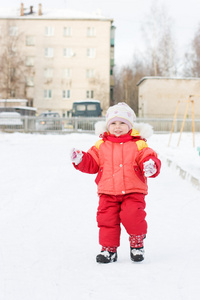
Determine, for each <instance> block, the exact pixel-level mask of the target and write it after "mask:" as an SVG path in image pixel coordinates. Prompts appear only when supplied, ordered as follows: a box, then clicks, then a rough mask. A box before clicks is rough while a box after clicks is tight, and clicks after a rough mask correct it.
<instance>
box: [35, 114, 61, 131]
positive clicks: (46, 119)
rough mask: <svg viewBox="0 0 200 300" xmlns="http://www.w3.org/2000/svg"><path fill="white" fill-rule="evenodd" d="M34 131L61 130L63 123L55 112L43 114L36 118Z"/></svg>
mask: <svg viewBox="0 0 200 300" xmlns="http://www.w3.org/2000/svg"><path fill="white" fill-rule="evenodd" d="M36 129H37V130H39V131H42V130H62V129H63V123H62V120H61V118H60V115H59V113H57V112H44V113H42V114H40V115H39V116H38V119H37V122H36Z"/></svg>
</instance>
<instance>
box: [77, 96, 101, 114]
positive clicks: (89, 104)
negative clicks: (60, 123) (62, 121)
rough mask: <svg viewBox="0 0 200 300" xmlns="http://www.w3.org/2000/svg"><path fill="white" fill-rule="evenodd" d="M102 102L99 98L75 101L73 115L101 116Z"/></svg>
mask: <svg viewBox="0 0 200 300" xmlns="http://www.w3.org/2000/svg"><path fill="white" fill-rule="evenodd" d="M101 115H102V109H101V103H100V101H98V100H89V101H87V100H83V101H75V102H73V106H72V110H71V116H72V117H101Z"/></svg>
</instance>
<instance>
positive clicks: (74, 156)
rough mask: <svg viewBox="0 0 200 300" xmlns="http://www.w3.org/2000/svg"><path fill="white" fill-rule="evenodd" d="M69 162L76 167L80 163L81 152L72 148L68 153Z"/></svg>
mask: <svg viewBox="0 0 200 300" xmlns="http://www.w3.org/2000/svg"><path fill="white" fill-rule="evenodd" d="M70 157H71V161H72V162H73V163H75V165H76V166H77V165H78V164H80V162H81V161H82V157H83V153H82V151H81V150H77V149H75V148H73V149H72V150H71V153H70Z"/></svg>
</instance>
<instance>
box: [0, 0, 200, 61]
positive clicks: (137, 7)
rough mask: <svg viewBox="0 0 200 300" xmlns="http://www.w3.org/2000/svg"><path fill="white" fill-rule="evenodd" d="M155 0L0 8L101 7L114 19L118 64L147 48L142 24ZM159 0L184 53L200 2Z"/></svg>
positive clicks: (12, 0)
mask: <svg viewBox="0 0 200 300" xmlns="http://www.w3.org/2000/svg"><path fill="white" fill-rule="evenodd" d="M153 1H156V0H152V1H151V0H110V1H109V0H40V1H34V0H20V1H18V0H6V1H5V0H0V7H9V6H12V7H20V3H21V2H23V3H24V5H25V7H26V6H27V7H28V6H30V5H33V6H36V7H38V3H42V6H43V8H50V7H51V8H69V9H73V10H81V11H87V12H94V11H96V10H98V9H101V11H102V14H103V15H104V16H106V17H109V18H112V19H114V25H115V26H116V39H115V41H116V42H115V63H116V64H117V65H124V64H127V63H131V62H132V58H133V54H134V52H136V51H143V50H144V47H145V43H144V37H143V34H142V30H141V27H142V24H144V23H145V22H146V20H147V15H148V14H149V13H150V6H151V5H152V3H153ZM158 3H159V5H160V4H162V3H163V4H164V6H165V7H166V11H167V13H168V15H170V16H171V17H172V19H173V28H174V31H175V32H174V37H175V39H176V43H177V49H178V51H179V52H180V53H181V54H182V53H183V52H185V51H187V46H188V45H189V43H190V40H191V39H192V38H193V36H194V33H195V30H196V28H197V26H198V24H199V23H200V14H199V12H200V1H198V0H184V1H183V0H159V1H158Z"/></svg>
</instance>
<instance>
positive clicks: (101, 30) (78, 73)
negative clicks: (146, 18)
mask: <svg viewBox="0 0 200 300" xmlns="http://www.w3.org/2000/svg"><path fill="white" fill-rule="evenodd" d="M114 31H115V27H114V26H113V20H112V19H109V18H106V17H103V16H102V15H101V13H100V12H97V13H94V14H87V13H82V12H75V11H70V10H67V9H47V8H43V7H42V6H41V4H39V6H38V7H33V6H31V7H28V8H26V7H25V6H24V5H23V3H22V4H21V6H20V7H18V9H9V10H5V9H1V10H0V45H1V47H0V57H1V56H3V54H4V52H5V48H6V47H5V43H6V42H7V44H9V45H10V44H11V46H10V47H11V50H9V51H11V52H12V57H14V56H17V57H18V58H19V57H20V58H22V61H23V63H22V64H23V68H22V67H21V68H20V63H16V64H17V65H18V66H14V67H13V66H12V68H11V70H10V71H9V74H13V73H17V74H18V78H21V80H20V83H19V82H18V84H14V81H13V80H11V79H12V78H11V79H10V80H8V81H9V85H10V87H9V89H8V88H7V90H6V89H5V88H4V89H3V88H2V86H1V85H0V98H22V97H24V98H26V99H28V101H29V105H31V106H33V107H36V108H37V112H38V113H41V112H44V111H57V112H59V113H60V115H61V116H66V115H67V111H69V110H70V109H71V107H72V103H73V102H74V101H77V100H85V99H97V100H100V101H101V105H102V108H103V109H104V110H106V109H107V108H108V106H109V105H110V104H112V101H113V99H112V98H113V86H114V81H113V68H114ZM5 37H6V39H5ZM5 41H6V42H5ZM10 41H11V43H10ZM12 41H13V43H12ZM7 52H8V51H7ZM19 69H20V70H19ZM0 73H2V70H1V68H0ZM1 76H4V75H3V74H1ZM4 77H5V76H4ZM23 80H25V84H24V85H23V84H22V83H23ZM12 82H13V88H12ZM5 90H6V91H7V93H6V92H5ZM8 91H9V92H8ZM23 92H24V95H22V94H23Z"/></svg>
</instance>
